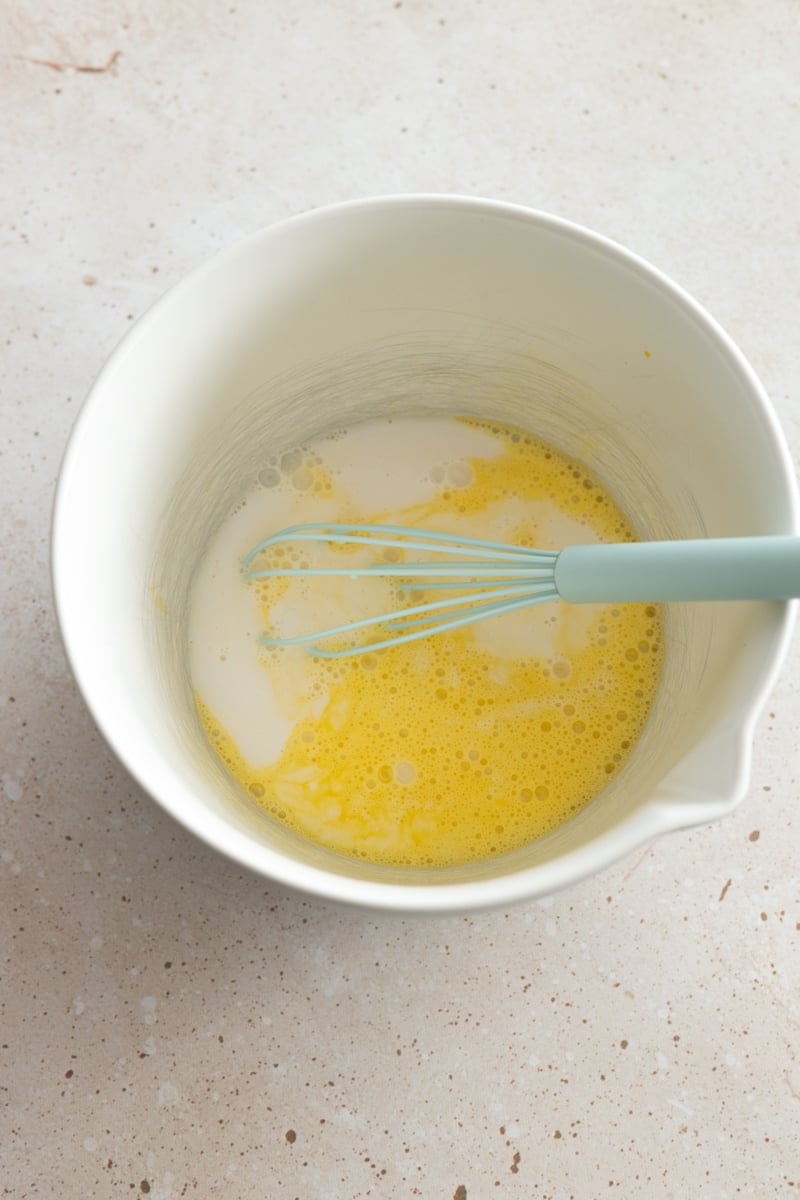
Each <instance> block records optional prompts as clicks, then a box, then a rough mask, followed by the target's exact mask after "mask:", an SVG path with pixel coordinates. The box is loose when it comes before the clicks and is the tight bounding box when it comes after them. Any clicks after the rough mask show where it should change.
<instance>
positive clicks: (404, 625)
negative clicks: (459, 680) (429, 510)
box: [242, 522, 800, 658]
mask: <svg viewBox="0 0 800 1200" xmlns="http://www.w3.org/2000/svg"><path fill="white" fill-rule="evenodd" d="M302 542H316V543H322V544H325V545H328V546H367V547H370V548H372V549H374V550H389V551H391V552H393V553H394V554H397V552H398V551H402V552H409V551H413V552H422V553H425V554H432V555H435V556H437V557H436V558H434V559H433V560H423V561H419V562H412V561H387V562H375V563H373V564H371V565H369V566H347V565H346V564H345V565H342V566H336V567H310V566H309V567H303V566H299V567H292V566H285V565H283V564H281V565H279V566H275V565H261V564H262V563H263V562H266V561H268V559H269V552H270V551H271V550H272V549H274V548H275V547H276V546H279V545H282V544H284V543H302ZM447 556H452V557H450V558H448V557H447ZM242 571H243V573H244V576H245V578H246V579H248V580H258V579H266V578H276V577H281V576H300V577H306V576H310V575H314V576H340V577H345V578H351V579H358V578H366V577H370V578H375V577H379V578H384V579H389V580H391V581H392V582H393V584H394V587H395V589H396V590H397V591H399V592H401V593H402V592H407V593H420V592H432V591H437V592H445V591H446V592H450V593H452V594H450V595H447V596H444V597H443V598H442V599H437V600H426V601H424V602H420V603H410V604H409V605H408V606H406V607H399V608H396V609H394V610H393V611H391V612H384V613H379V614H376V615H375V616H369V617H364V618H361V619H359V620H355V621H348V622H345V623H343V624H340V625H335V626H332V627H331V628H329V629H320V630H316V631H315V632H309V633H305V634H300V635H298V636H295V637H270V636H268V635H267V634H264V635H263V636H262V637H261V641H262V642H263V643H264V644H265V645H270V646H288V645H308V646H310V647H311V649H312V650H313V653H314V654H316V655H318V656H320V657H323V658H349V657H353V656H354V655H358V654H365V653H367V652H372V651H375V650H382V649H385V648H386V647H388V646H399V645H401V644H402V643H403V642H412V641H416V640H417V639H419V638H426V637H430V636H432V635H433V634H436V633H444V632H446V631H447V630H452V629H458V628H460V627H461V626H464V625H469V624H472V623H474V622H476V621H485V620H488V619H489V618H491V617H497V616H500V615H501V614H503V613H508V612H513V611H515V610H516V609H521V608H528V607H530V606H532V605H534V604H546V603H548V602H550V601H554V600H565V601H567V602H568V603H570V604H596V603H617V604H624V603H630V602H634V603H635V602H650V603H658V602H662V601H672V600H688V601H695V600H788V599H790V598H792V597H797V596H800V537H791V536H764V537H742V538H699V539H696V540H690V541H663V542H623V543H613V544H612V543H605V544H600V545H590V546H568V547H566V548H565V549H563V550H561V551H555V550H535V549H529V548H528V547H526V546H514V545H508V544H506V543H504V542H492V541H486V540H484V539H483V538H472V537H462V536H460V535H458V534H453V533H439V532H433V531H431V530H427V529H414V528H411V527H409V526H405V525H371V524H361V525H348V524H342V523H339V522H332V523H330V524H309V525H292V526H290V527H289V528H287V529H282V530H280V531H279V532H278V533H275V534H273V535H272V536H271V537H268V538H265V539H264V540H263V541H262V542H259V543H258V545H257V546H254V547H253V549H252V550H251V551H250V552H249V554H248V555H247V556H246V557H245V559H244V561H243V563H242ZM410 598H411V597H410ZM376 627H378V628H380V627H383V630H384V632H385V633H386V634H388V636H381V637H379V638H378V640H367V641H366V642H363V643H359V644H357V645H352V646H350V645H348V646H347V647H345V648H344V649H326V648H325V647H324V646H323V645H321V644H320V643H323V642H325V641H327V640H328V639H331V638H335V639H338V638H340V637H342V636H346V635H348V634H351V633H356V632H358V631H360V630H364V629H369V628H373V629H374V628H376Z"/></svg>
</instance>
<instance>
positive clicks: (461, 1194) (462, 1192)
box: [453, 1183, 467, 1200]
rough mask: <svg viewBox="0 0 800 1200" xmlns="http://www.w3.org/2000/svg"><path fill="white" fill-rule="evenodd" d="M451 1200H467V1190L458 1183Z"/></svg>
mask: <svg viewBox="0 0 800 1200" xmlns="http://www.w3.org/2000/svg"><path fill="white" fill-rule="evenodd" d="M453 1200H467V1189H466V1188H465V1187H464V1185H463V1183H460V1184H459V1185H458V1187H457V1188H456V1190H455V1191H454V1192H453Z"/></svg>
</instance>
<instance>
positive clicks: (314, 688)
mask: <svg viewBox="0 0 800 1200" xmlns="http://www.w3.org/2000/svg"><path fill="white" fill-rule="evenodd" d="M319 521H346V522H356V521H365V522H379V523H388V524H402V525H411V526H415V527H419V528H420V529H425V528H427V529H436V530H442V531H445V532H452V533H458V534H463V535H467V536H471V537H481V538H490V539H492V540H495V541H503V542H510V543H518V544H521V545H528V546H537V547H541V548H543V549H560V548H561V547H562V546H566V545H571V544H576V543H586V542H599V541H603V542H605V541H632V540H635V532H634V529H633V527H632V525H631V523H630V522H629V520H628V519H627V518H626V516H625V515H624V514H623V513H622V512H621V511H620V509H619V507H618V506H617V505H616V503H615V502H614V500H613V499H612V497H611V496H610V495H609V493H608V492H607V491H606V490H605V489H604V488H603V487H602V486H601V484H600V483H599V481H598V480H597V478H595V476H594V475H592V474H591V473H589V471H587V469H586V468H585V467H583V466H582V465H581V464H580V463H578V462H576V461H575V460H573V459H571V458H568V457H566V456H565V455H563V454H561V453H560V452H558V451H557V450H556V449H554V448H553V447H552V446H550V445H548V444H547V443H545V442H543V441H540V440H539V439H537V438H536V437H534V436H532V435H531V434H530V433H527V432H525V431H524V430H522V429H516V428H513V427H511V426H507V425H502V424H499V423H497V422H494V421H487V420H478V419H474V418H471V417H469V418H467V417H449V416H446V417H434V416H420V417H405V418H394V419H388V418H386V419H378V420H374V421H369V422H365V423H363V424H360V425H357V426H354V427H352V428H349V429H345V430H342V431H340V432H337V433H335V434H332V435H329V436H326V437H323V438H320V439H319V440H317V441H313V442H310V443H309V444H308V445H305V446H302V447H299V448H297V449H295V450H291V451H289V452H287V453H285V454H283V455H281V456H280V457H278V458H275V459H274V460H271V461H268V462H265V464H264V468H263V470H262V471H261V473H260V475H259V478H258V481H257V483H256V486H255V487H254V488H253V489H252V490H251V492H250V493H249V494H248V495H247V497H246V498H245V499H244V501H243V502H242V503H241V504H240V505H239V507H238V508H237V510H236V511H235V512H234V513H233V514H232V515H231V516H230V517H229V519H228V520H227V521H226V522H225V523H224V524H223V525H222V527H221V528H220V530H219V532H218V534H217V536H216V537H215V538H214V540H213V543H212V544H211V545H210V547H209V549H208V552H207V554H206V555H205V558H204V560H203V562H202V563H201V566H200V568H199V572H198V577H197V580H196V583H195V586H194V592H193V598H192V605H191V615H190V624H189V641H190V662H191V673H192V683H193V689H194V695H195V703H196V707H197V712H198V714H199V719H200V721H201V723H202V727H203V730H204V731H205V734H206V736H207V738H208V741H209V743H210V745H211V747H212V748H213V751H214V753H215V754H216V755H217V756H218V757H219V758H220V759H221V760H222V762H223V763H224V765H225V767H226V769H227V771H228V772H229V773H230V774H231V775H232V776H233V778H234V779H235V780H236V782H237V783H238V784H239V786H240V787H241V788H242V789H243V791H244V792H245V793H246V795H247V796H249V797H250V799H251V800H252V801H253V802H254V803H256V804H258V805H261V806H262V807H263V808H264V809H266V811H267V812H268V813H269V814H270V815H271V816H272V817H274V818H275V819H276V820H278V821H280V822H282V823H283V824H285V825H287V826H289V827H290V828H291V829H293V830H295V831H297V832H298V833H299V834H302V835H303V836H304V837H307V838H310V839H313V840H314V841H315V842H318V843H321V844H322V845H324V846H326V847H328V848H330V849H332V850H335V851H337V852H339V853H340V854H343V855H347V856H351V857H355V858H359V859H365V860H368V861H370V862H374V863H383V864H391V865H395V866H397V865H402V866H413V867H420V866H423V867H426V866H429V867H435V866H447V865H453V864H462V863H468V862H474V861H478V860H481V859H487V858H492V857H494V856H497V855H502V854H506V853H508V852H510V851H512V850H515V849H517V848H518V847H521V846H524V845H525V844H526V843H529V842H531V841H533V840H534V839H536V838H540V837H542V836H543V835H544V834H546V833H548V832H550V831H551V830H553V829H554V828H556V827H557V826H558V825H560V824H562V823H563V822H565V821H567V820H569V819H570V818H571V817H572V816H574V814H575V813H577V812H578V811H579V810H580V809H581V808H583V807H584V806H585V805H586V804H588V803H589V801H590V800H592V799H593V798H594V797H595V796H597V795H598V793H600V792H601V791H602V789H603V788H604V787H605V786H606V785H607V784H608V782H609V780H610V779H612V778H613V777H614V776H615V775H616V774H617V773H618V772H619V771H620V769H621V768H622V767H623V765H624V764H625V761H626V759H627V758H628V757H629V756H630V754H631V751H632V749H633V747H634V746H635V744H636V741H637V739H638V738H639V736H640V734H641V732H642V729H643V727H644V725H645V723H646V721H647V718H648V715H649V713H650V711H651V708H652V705H653V701H654V698H655V695H656V691H657V689H658V685H659V679H660V675H661V669H662V663H663V630H662V615H661V611H660V609H658V608H657V607H655V606H653V605H638V604H637V605H626V606H619V607H606V606H602V605H569V604H565V603H563V602H559V603H548V604H543V605H539V606H535V607H532V608H528V609H523V610H521V611H517V612H512V613H508V614H505V615H503V616H500V617H495V618H492V619H490V620H486V621H483V622H480V623H478V624H475V625H472V626H467V627H466V628H462V629H459V630H455V631H452V632H448V633H443V634H438V635H436V636H435V637H431V638H426V639H424V640H421V641H417V642H413V643H409V644H406V645H402V646H397V647H392V648H389V649H385V650H379V651H376V652H371V653H368V654H366V655H363V656H360V657H356V658H352V659H340V660H325V659H322V658H319V657H317V656H315V655H314V654H313V652H309V650H308V649H306V648H303V647H299V646H294V647H280V648H279V647H267V646H264V645H262V644H261V643H260V642H259V638H260V636H261V634H262V633H269V634H271V635H278V636H282V637H286V636H293V635H296V634H301V633H306V632H310V631H313V630H317V629H324V628H328V627H331V626H334V625H337V624H339V623H341V622H344V621H347V620H354V619H357V618H359V617H362V616H368V615H373V614H377V613H380V612H383V611H386V610H387V609H392V608H394V607H396V606H397V603H398V594H397V592H396V591H393V589H392V586H391V583H389V582H387V581H385V580H380V579H368V580H364V579H358V580H356V581H354V580H351V579H337V578H333V579H332V578H323V579H320V578H307V579H302V580H294V579H293V580H287V579H270V580H260V581H257V582H248V581H246V580H245V579H244V577H243V575H242V572H241V561H242V559H243V557H244V556H245V554H246V553H247V551H248V550H249V549H250V548H251V547H252V546H253V545H255V544H256V543H258V542H259V541H261V539H262V538H264V537H266V536H268V535H269V534H271V533H274V532H276V531H277V530H279V529H282V528H284V527H285V526H288V525H294V524H300V523H306V522H319ZM343 553H347V554H349V556H350V557H348V560H347V561H348V564H350V563H352V565H354V566H355V565H366V564H367V563H369V562H373V561H375V560H376V558H378V557H379V556H380V554H381V553H382V552H380V551H377V550H375V549H368V550H364V549H361V548H359V549H356V550H348V551H344V550H330V549H328V548H324V549H323V548H313V547H312V548H309V547H308V546H300V547H298V548H293V547H284V548H276V549H275V551H274V555H277V558H276V559H273V565H280V563H281V562H283V563H285V564H286V565H310V564H313V565H320V564H321V563H323V562H327V563H328V565H330V556H331V555H333V556H337V555H341V554H343ZM384 553H388V554H391V552H384ZM326 555H327V556H328V558H327V559H326V558H325V557H324V556H326ZM401 557H402V555H401ZM415 557H416V558H419V555H415ZM338 561H339V562H340V561H341V559H339V560H338ZM425 598H426V599H430V598H433V596H432V595H430V594H429V595H428V596H426V597H425ZM377 636H383V635H382V634H377V633H373V637H377Z"/></svg>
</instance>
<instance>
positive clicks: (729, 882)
mask: <svg viewBox="0 0 800 1200" xmlns="http://www.w3.org/2000/svg"><path fill="white" fill-rule="evenodd" d="M732 883H733V880H732V879H729V880H728V882H727V883H726V884H725V887H724V888H723V889H722V891H721V892H720V894H719V903H720V904H721V903H722V901H723V900H724V899H725V896H726V895H727V892H728V888H729V887H730V886H731V884H732Z"/></svg>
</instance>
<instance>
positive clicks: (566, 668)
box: [550, 657, 572, 679]
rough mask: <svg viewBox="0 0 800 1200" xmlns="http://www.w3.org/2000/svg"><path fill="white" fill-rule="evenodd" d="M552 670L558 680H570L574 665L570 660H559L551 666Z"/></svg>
mask: <svg viewBox="0 0 800 1200" xmlns="http://www.w3.org/2000/svg"><path fill="white" fill-rule="evenodd" d="M550 669H551V671H552V672H553V674H554V675H555V677H556V679H569V677H570V675H571V674H572V663H571V662H570V660H569V659H568V658H563V657H562V658H557V659H555V660H554V662H553V663H552V664H551V668H550Z"/></svg>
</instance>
